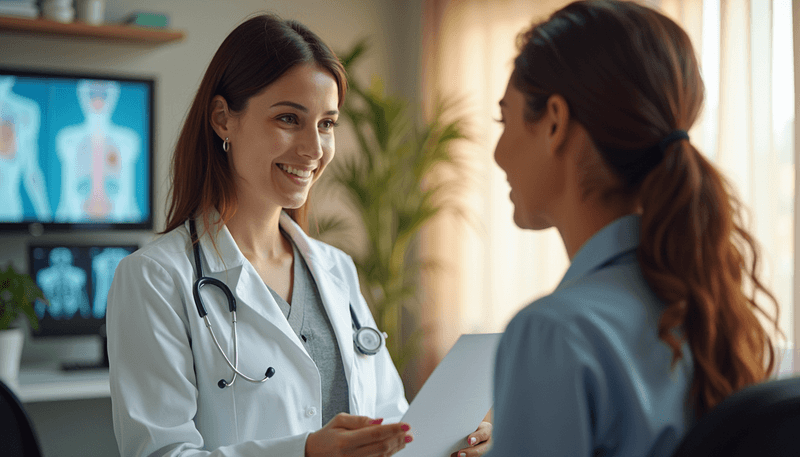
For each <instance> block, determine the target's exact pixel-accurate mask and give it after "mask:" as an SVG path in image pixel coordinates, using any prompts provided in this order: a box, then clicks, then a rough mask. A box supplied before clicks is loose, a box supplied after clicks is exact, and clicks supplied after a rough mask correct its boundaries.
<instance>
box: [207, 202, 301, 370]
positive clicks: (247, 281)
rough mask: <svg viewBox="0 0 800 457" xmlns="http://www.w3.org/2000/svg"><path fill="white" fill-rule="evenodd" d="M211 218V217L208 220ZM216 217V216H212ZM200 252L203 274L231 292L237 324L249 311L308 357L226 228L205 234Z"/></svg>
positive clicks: (267, 290)
mask: <svg viewBox="0 0 800 457" xmlns="http://www.w3.org/2000/svg"><path fill="white" fill-rule="evenodd" d="M213 217H214V216H212V220H214V219H213ZM216 217H218V216H216ZM197 223H198V227H197V230H198V234H202V233H203V232H204V230H203V227H202V222H201V221H200V220H198V221H197ZM212 236H213V238H214V240H215V241H216V246H217V249H214V245H213V244H212V242H211V241H212ZM200 248H201V250H202V253H203V262H205V265H204V269H203V273H204V274H205V275H206V276H211V277H215V278H217V279H219V280H221V281H223V282H224V283H225V284H227V285H228V287H229V288H230V289H231V290H232V291H234V295H235V296H236V307H237V310H238V312H237V314H238V317H239V320H240V321H241V319H242V318H243V317H244V315H246V314H247V313H246V312H245V311H244V309H243V308H245V307H246V308H249V310H252V312H253V313H255V314H256V315H258V316H260V317H262V318H263V319H264V320H265V321H266V323H267V324H268V325H271V326H272V327H274V328H275V329H276V330H278V331H279V332H280V333H281V334H282V335H283V336H284V337H286V338H288V339H289V340H290V341H292V342H293V343H294V344H295V346H296V347H297V348H298V349H299V350H300V351H302V353H303V354H305V355H306V356H308V353H307V352H306V350H305V348H304V347H303V345H302V343H301V342H300V339H299V338H298V337H297V335H296V334H295V333H294V330H292V327H291V326H290V325H289V321H288V320H286V316H284V315H283V312H282V311H281V309H280V307H279V306H278V304H277V303H276V302H275V299H274V298H273V297H272V294H271V293H270V291H269V289H267V286H266V284H264V281H263V280H262V279H261V277H260V276H259V275H258V273H257V272H256V270H255V268H253V266H252V265H251V264H250V261H248V260H247V258H245V256H244V255H243V254H242V252H241V251H240V250H239V246H238V245H237V244H236V241H235V240H234V239H233V236H231V233H230V232H229V231H228V228H227V227H226V226H224V225H223V226H222V227H221V229H220V230H219V231H218V232H216V233H215V234H213V235H212V233H211V232H209V233H206V234H204V235H202V236H201V238H200Z"/></svg>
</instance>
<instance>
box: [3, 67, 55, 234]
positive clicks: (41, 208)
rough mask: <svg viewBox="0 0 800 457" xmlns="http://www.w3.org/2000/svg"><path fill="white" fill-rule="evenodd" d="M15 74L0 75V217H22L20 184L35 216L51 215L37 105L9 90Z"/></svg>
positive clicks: (46, 218) (6, 218)
mask: <svg viewBox="0 0 800 457" xmlns="http://www.w3.org/2000/svg"><path fill="white" fill-rule="evenodd" d="M15 81H16V78H15V77H13V76H0V195H2V196H3V204H2V205H0V220H2V221H10V222H11V221H22V219H23V217H24V210H23V206H22V195H21V193H20V192H21V188H23V187H24V189H25V191H26V193H27V197H28V198H29V199H30V201H31V204H32V205H33V209H34V211H35V212H36V217H37V218H38V219H39V220H40V221H49V220H51V219H52V215H51V214H50V204H49V203H48V201H47V188H46V187H45V182H44V174H43V173H42V170H41V168H39V145H38V137H39V123H40V118H41V108H40V107H39V104H38V103H36V102H35V101H33V100H31V99H29V98H27V97H22V96H20V95H18V94H15V93H14V92H13V87H14V83H15ZM20 184H22V185H20Z"/></svg>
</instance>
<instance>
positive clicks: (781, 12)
mask: <svg viewBox="0 0 800 457" xmlns="http://www.w3.org/2000/svg"><path fill="white" fill-rule="evenodd" d="M567 3H569V2H568V1H561V0H549V1H536V2H534V1H530V0H527V1H523V0H495V1H489V0H450V1H448V0H427V1H426V2H425V7H424V24H423V56H425V57H424V61H423V72H422V94H423V97H422V99H423V100H424V102H423V104H426V103H427V104H428V105H430V106H425V108H426V109H428V110H430V109H431V108H432V105H433V103H430V102H428V101H431V100H437V98H438V97H442V96H444V97H451V98H455V99H457V100H458V103H459V106H460V107H461V110H460V114H464V113H466V116H467V118H468V119H469V122H470V128H469V132H470V134H471V136H472V138H471V141H469V142H465V143H462V144H461V145H459V152H460V153H461V154H462V156H463V157H466V158H467V160H468V162H469V172H470V175H471V176H472V179H471V180H470V181H469V190H468V191H466V192H463V193H461V194H460V195H459V198H460V203H461V204H462V206H463V207H464V208H466V210H467V212H468V214H469V215H470V216H471V217H470V218H468V219H465V218H462V217H458V216H443V217H440V218H438V220H437V221H435V222H434V223H432V224H430V225H429V226H428V227H427V228H426V229H425V230H424V232H423V235H422V243H421V250H422V253H423V255H424V256H425V257H427V258H429V259H434V260H435V261H436V262H437V263H438V264H439V265H440V268H437V269H431V270H427V271H426V272H425V273H424V275H423V280H422V284H423V308H422V316H421V319H422V327H423V331H424V337H423V355H422V358H421V360H420V364H419V370H418V376H419V377H420V378H421V379H425V378H426V377H427V375H428V374H429V373H430V371H431V370H432V369H433V367H435V365H436V363H438V361H439V360H441V358H442V357H443V356H444V354H445V353H446V351H447V350H448V349H449V348H450V347H451V346H452V344H453V343H454V342H455V340H456V339H457V338H458V336H459V335H460V334H462V333H478V332H502V331H503V330H504V328H505V326H506V325H507V323H508V321H509V320H510V319H511V318H512V317H513V316H514V314H516V312H517V311H519V310H520V309H521V308H522V307H524V306H525V305H527V304H528V303H530V302H531V301H532V300H534V299H536V298H538V297H540V296H542V295H545V294H547V293H549V292H551V291H552V290H553V288H554V287H555V286H556V285H557V284H558V282H559V280H560V279H561V277H562V276H563V274H564V272H565V271H566V269H567V267H568V266H569V261H568V258H567V256H566V252H565V250H564V248H563V245H562V243H561V239H560V237H559V235H558V233H557V232H556V231H555V229H549V230H545V231H541V232H533V231H523V230H521V229H519V228H517V227H516V226H515V225H514V223H513V220H512V209H513V206H512V204H511V202H510V200H509V197H508V195H509V187H508V184H507V183H506V180H505V175H504V174H503V172H502V171H501V170H500V169H499V168H498V167H497V165H496V164H495V163H494V160H493V152H494V146H495V144H496V142H497V139H498V138H499V135H500V131H501V130H500V125H499V124H498V123H496V122H495V121H494V120H493V118H497V117H498V116H499V107H498V101H499V100H500V98H501V97H502V95H503V92H504V91H505V87H506V84H507V82H508V78H509V76H510V73H511V70H512V64H513V58H514V57H515V55H516V46H515V42H516V36H517V34H518V33H520V32H521V31H522V30H523V29H525V28H526V27H527V26H529V25H530V24H531V23H532V22H533V21H538V20H542V19H545V18H546V17H547V16H548V15H549V14H550V13H551V12H553V11H554V10H556V9H557V8H559V7H561V6H563V5H565V4H567ZM646 3H647V4H649V5H650V6H653V7H655V8H657V9H660V10H661V11H662V12H664V13H665V14H667V15H668V16H670V17H671V18H673V19H674V20H675V21H676V22H678V23H679V24H681V25H682V26H683V27H684V28H685V29H686V30H687V33H688V34H689V36H690V37H691V39H692V41H693V44H694V46H695V48H696V52H697V53H698V56H699V58H700V60H701V68H702V72H703V77H704V81H705V84H706V91H707V93H706V103H705V108H704V110H703V113H702V117H701V118H700V119H699V121H698V123H697V124H695V126H694V127H693V129H692V131H690V132H689V133H690V135H691V137H692V141H693V143H694V144H695V145H697V146H698V148H699V149H700V150H701V151H702V152H703V153H704V154H706V155H707V156H708V157H709V158H711V159H712V160H713V161H714V162H715V163H716V164H717V165H718V166H719V167H720V168H721V170H722V171H723V172H724V173H725V175H726V176H727V177H728V178H729V180H730V182H731V184H732V185H733V187H734V189H735V191H736V192H737V194H738V195H739V197H740V198H741V199H742V201H743V202H744V204H745V206H746V207H747V208H748V209H749V217H748V221H749V227H750V228H751V229H752V231H753V232H754V233H755V235H756V238H757V240H758V241H759V242H760V243H761V245H762V248H763V249H762V259H763V262H762V264H763V267H764V268H763V273H764V278H766V283H767V284H768V285H769V286H770V287H771V288H772V290H773V291H774V292H775V295H776V297H777V299H778V301H779V303H780V322H781V328H782V330H783V332H784V333H785V334H786V336H787V337H788V338H789V341H792V333H793V325H792V319H793V312H792V309H793V299H792V284H793V283H792V279H793V273H794V246H793V240H794V223H793V220H794V219H793V218H794V211H793V206H794V174H795V171H794V170H795V168H794V153H793V148H794V146H793V128H794V92H793V84H794V76H793V64H792V62H793V51H792V39H791V37H792V23H791V21H792V14H791V6H792V5H791V2H790V0H730V1H728V0H683V1H681V0H661V1H658V0H653V1H649V2H646ZM491 368H492V367H487V369H491Z"/></svg>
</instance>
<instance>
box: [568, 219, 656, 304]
mask: <svg viewBox="0 0 800 457" xmlns="http://www.w3.org/2000/svg"><path fill="white" fill-rule="evenodd" d="M640 223H641V216H639V215H637V214H630V215H627V216H622V217H620V218H619V219H616V220H615V221H613V222H611V223H610V224H608V225H606V226H605V227H603V228H602V229H600V230H599V231H598V232H597V233H595V234H594V235H592V237H591V238H589V240H588V241H586V242H585V243H584V244H583V246H581V248H580V249H578V252H577V253H576V254H575V257H573V258H572V264H570V266H569V269H567V272H566V274H564V278H563V279H562V280H561V283H559V285H558V287H557V288H556V289H560V288H561V287H563V286H565V285H566V284H569V283H571V282H573V281H575V280H577V279H580V278H582V277H584V276H586V275H587V274H589V273H590V272H592V271H594V270H595V269H597V268H599V267H601V266H602V265H603V264H605V263H606V262H608V261H609V260H612V259H614V258H615V257H618V256H619V255H621V254H624V253H626V252H629V251H632V250H635V249H636V248H637V247H638V246H639V227H640Z"/></svg>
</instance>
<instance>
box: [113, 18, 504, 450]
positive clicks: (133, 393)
mask: <svg viewBox="0 0 800 457" xmlns="http://www.w3.org/2000/svg"><path fill="white" fill-rule="evenodd" d="M346 87H347V86H346V79H345V73H344V69H343V68H342V66H341V64H340V63H339V61H338V59H337V58H336V56H335V55H334V54H333V52H332V51H331V50H330V49H329V48H328V47H327V46H326V45H325V44H324V43H322V42H321V41H320V39H319V38H318V37H317V36H316V35H315V34H313V33H312V32H311V31H309V30H308V29H307V28H305V27H304V26H303V25H301V24H298V23H297V22H293V21H284V20H280V19H277V18H274V17H271V16H258V17H255V18H253V19H250V20H248V21H246V22H244V23H243V24H241V25H240V26H239V27H237V28H236V29H235V30H234V31H233V32H232V33H231V34H230V35H229V36H228V37H227V38H226V39H225V41H224V42H223V43H222V45H221V46H220V48H219V49H218V50H217V52H216V54H215V56H214V58H213V59H212V61H211V63H210V65H209V67H208V70H207V71H206V73H205V76H204V78H203V80H202V82H201V84H200V88H199V90H198V92H197V95H196V97H195V99H194V102H193V104H192V106H191V108H190V111H189V113H188V116H187V119H186V121H185V124H184V127H183V130H182V132H181V134H180V137H179V138H178V142H177V146H176V149H175V154H174V161H173V165H172V192H171V203H170V207H169V212H168V216H167V226H166V229H165V231H164V234H163V236H161V237H160V238H159V239H157V240H155V241H154V242H152V243H150V244H148V245H147V246H145V247H143V248H142V249H140V250H139V251H137V252H136V253H134V254H133V255H131V256H129V257H127V258H126V259H125V260H123V262H122V263H121V264H120V265H119V267H118V269H117V273H116V276H115V278H114V282H113V285H112V288H111V293H110V295H109V307H108V350H109V358H110V361H111V367H110V376H111V397H112V406H113V417H114V431H115V434H116V437H117V442H118V446H119V449H120V452H121V454H122V455H123V456H131V455H135V456H140V455H169V456H190V455H191V456H199V455H204V456H205V455H213V456H251V455H252V456H264V455H269V456H297V457H303V456H306V457H313V456H340V455H341V456H345V455H346V456H352V457H357V456H365V457H366V456H388V455H392V454H394V453H396V452H397V451H399V450H400V449H402V448H403V447H404V446H405V445H406V443H408V442H410V441H411V440H412V437H411V435H410V434H409V426H408V424H404V423H393V424H390V423H388V422H395V421H397V420H398V419H399V418H400V417H401V416H402V414H403V413H404V412H405V410H406V409H407V407H408V404H407V402H406V399H405V397H404V394H403V386H402V383H401V380H400V377H399V375H398V373H397V371H396V370H395V368H394V365H393V364H392V361H391V359H390V356H389V353H388V351H387V350H386V348H385V345H384V344H383V341H382V338H383V337H382V335H381V334H380V332H378V331H377V330H376V329H375V322H374V320H373V318H372V316H371V314H370V311H369V309H368V307H367V304H366V302H365V301H364V299H363V297H362V296H361V294H360V291H359V284H358V278H357V274H356V270H355V267H354V265H353V262H352V260H351V259H350V258H349V257H348V256H347V255H345V254H344V253H342V252H340V251H338V250H337V249H335V248H333V247H330V246H328V245H325V244H323V243H321V242H319V241H316V240H313V239H311V238H309V237H308V236H307V235H306V234H305V228H306V225H307V217H306V215H307V205H306V201H307V199H308V194H309V190H310V188H311V186H312V184H313V183H314V182H316V180H318V179H319V177H320V175H321V174H322V173H323V171H324V170H325V167H326V166H327V165H328V164H329V163H330V161H331V159H333V155H334V126H335V125H336V123H337V119H338V116H339V107H340V106H341V104H342V101H343V98H344V95H345V90H346ZM234 306H235V311H234ZM384 418H386V419H388V420H387V424H382V421H383V419H384ZM323 425H324V426H323ZM490 429H491V426H490V425H489V424H486V423H484V424H482V425H481V427H480V428H479V429H478V430H476V432H475V433H473V434H471V435H470V436H468V437H467V439H466V442H467V443H469V442H470V441H472V443H474V445H467V446H465V448H466V449H464V450H463V451H460V453H461V454H462V455H469V456H475V455H482V454H483V453H484V452H485V451H486V447H487V441H488V439H489V434H490ZM472 443H470V444H472Z"/></svg>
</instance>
